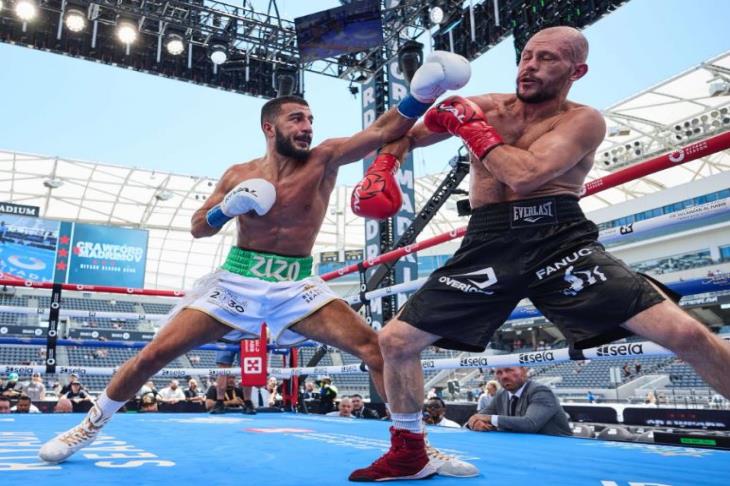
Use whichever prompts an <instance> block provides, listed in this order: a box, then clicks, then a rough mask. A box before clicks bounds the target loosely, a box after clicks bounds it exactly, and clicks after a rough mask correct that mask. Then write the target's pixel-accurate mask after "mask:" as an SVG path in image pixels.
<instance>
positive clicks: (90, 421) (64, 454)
mask: <svg viewBox="0 0 730 486" xmlns="http://www.w3.org/2000/svg"><path fill="white" fill-rule="evenodd" d="M110 418H111V415H110V416H108V417H103V416H102V412H101V409H100V408H99V407H98V406H97V405H94V406H93V407H91V410H89V413H88V414H86V417H84V420H83V421H82V422H81V423H80V424H79V425H77V426H76V427H74V428H72V429H69V430H67V431H66V432H64V433H62V434H60V435H57V436H56V437H54V438H53V439H51V440H49V441H48V442H46V443H45V444H43V446H42V447H41V449H40V451H38V457H40V458H41V460H43V461H45V462H50V463H52V464H56V463H59V462H63V461H65V460H66V459H68V458H69V457H71V455H73V454H74V453H76V451H78V450H80V449H83V448H84V447H86V446H88V445H89V444H91V443H92V442H94V440H95V439H96V436H97V435H99V431H100V430H101V428H102V427H103V426H104V425H105V424H106V423H107V422H108V421H109V419H110Z"/></svg>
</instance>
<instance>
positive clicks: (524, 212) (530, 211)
mask: <svg viewBox="0 0 730 486" xmlns="http://www.w3.org/2000/svg"><path fill="white" fill-rule="evenodd" d="M554 204H555V201H550V202H546V203H543V204H533V205H531V206H517V205H514V206H512V222H513V223H518V222H523V221H524V222H527V223H537V222H538V221H541V220H543V219H545V218H550V219H552V220H555V214H554V212H553V208H554Z"/></svg>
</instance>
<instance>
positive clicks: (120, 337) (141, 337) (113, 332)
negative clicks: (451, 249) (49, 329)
mask: <svg viewBox="0 0 730 486" xmlns="http://www.w3.org/2000/svg"><path fill="white" fill-rule="evenodd" d="M68 336H69V338H71V339H99V338H102V339H105V340H109V341H151V340H152V338H153V337H155V333H154V332H140V331H122V330H118V329H88V328H84V329H78V328H71V329H69V330H68Z"/></svg>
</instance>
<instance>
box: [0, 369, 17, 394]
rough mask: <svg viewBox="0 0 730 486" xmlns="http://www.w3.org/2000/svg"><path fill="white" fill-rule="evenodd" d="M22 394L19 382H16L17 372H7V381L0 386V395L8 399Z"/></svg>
mask: <svg viewBox="0 0 730 486" xmlns="http://www.w3.org/2000/svg"><path fill="white" fill-rule="evenodd" d="M21 394H22V392H21V386H20V383H18V374H17V373H9V374H8V381H6V382H5V384H4V385H2V388H0V396H3V397H5V398H8V399H15V398H18V397H19V396H20V395H21Z"/></svg>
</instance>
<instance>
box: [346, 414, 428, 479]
mask: <svg viewBox="0 0 730 486" xmlns="http://www.w3.org/2000/svg"><path fill="white" fill-rule="evenodd" d="M437 472H438V469H437V467H436V466H435V465H433V464H432V463H431V462H430V461H429V458H428V454H427V453H426V441H425V439H424V434H414V433H413V432H409V431H407V430H403V429H396V428H395V427H391V428H390V450H389V451H388V452H386V453H385V454H384V455H383V456H382V457H381V458H380V459H378V460H377V461H375V462H374V463H372V464H371V465H370V466H368V467H366V468H363V469H358V470H356V471H353V473H352V474H350V478H349V479H350V481H358V482H374V481H391V480H396V479H428V478H430V477H431V476H433V475H435V474H436V473H437Z"/></svg>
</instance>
